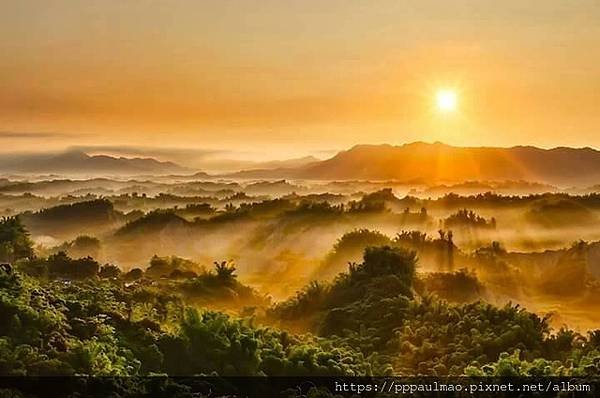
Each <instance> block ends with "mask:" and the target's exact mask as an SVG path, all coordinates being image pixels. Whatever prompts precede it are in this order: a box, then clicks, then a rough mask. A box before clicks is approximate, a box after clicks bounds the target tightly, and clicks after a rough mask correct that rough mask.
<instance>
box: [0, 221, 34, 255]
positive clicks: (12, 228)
mask: <svg viewBox="0 0 600 398" xmlns="http://www.w3.org/2000/svg"><path fill="white" fill-rule="evenodd" d="M33 257H34V253H33V243H32V242H31V239H29V232H27V230H26V229H25V227H24V226H23V223H22V222H21V219H20V218H19V217H2V220H0V261H4V262H13V261H15V260H20V259H25V258H33Z"/></svg>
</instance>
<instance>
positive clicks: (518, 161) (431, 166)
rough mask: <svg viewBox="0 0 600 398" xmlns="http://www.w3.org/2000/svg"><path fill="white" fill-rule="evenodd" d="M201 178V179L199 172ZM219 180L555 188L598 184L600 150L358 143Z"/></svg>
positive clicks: (79, 169)
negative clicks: (488, 183) (503, 184)
mask: <svg viewBox="0 0 600 398" xmlns="http://www.w3.org/2000/svg"><path fill="white" fill-rule="evenodd" d="M0 172H2V173H4V174H6V173H30V174H53V173H54V174H63V175H114V176H119V175H121V176H125V175H157V176H158V175H165V176H166V175H187V176H188V177H189V178H197V179H201V178H210V177H211V176H209V175H208V174H206V173H203V172H198V171H197V170H194V169H191V168H187V167H183V166H181V165H179V164H177V163H174V162H168V161H159V160H156V159H154V158H145V157H144V158H139V157H136V158H125V157H113V156H108V155H88V154H86V153H85V152H81V151H67V152H64V153H60V154H46V155H41V154H38V155H21V156H17V155H4V156H2V157H0ZM194 173H196V174H194ZM212 177H222V178H247V179H282V178H288V179H308V180H372V181H377V180H379V181H383V180H396V181H399V182H405V183H408V184H410V183H414V184H422V183H427V184H436V183H437V184H439V183H460V182H464V181H475V180H477V181H507V180H511V181H517V180H522V181H535V182H540V183H546V184H553V185H557V186H575V185H577V186H585V185H587V186H590V185H595V184H599V183H600V151H598V150H595V149H592V148H567V147H558V148H553V149H542V148H537V147H532V146H515V147H512V148H495V147H456V146H451V145H446V144H442V143H433V144H429V143H423V142H414V143H410V144H404V145H400V146H392V145H387V144H386V145H357V146H354V147H352V148H350V149H349V150H346V151H341V152H339V153H337V154H336V155H335V156H333V157H332V158H330V159H327V160H318V159H315V158H311V157H307V158H301V159H292V160H289V161H273V162H264V163H263V168H260V169H254V168H253V169H250V170H243V171H238V172H235V173H227V174H219V175H213V176H212Z"/></svg>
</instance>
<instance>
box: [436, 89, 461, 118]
mask: <svg viewBox="0 0 600 398" xmlns="http://www.w3.org/2000/svg"><path fill="white" fill-rule="evenodd" d="M435 102H436V105H437V108H438V110H439V111H440V112H444V113H450V112H454V111H455V110H456V107H457V105H458V96H457V95H456V91H454V90H451V89H442V90H438V92H437V93H436V95H435Z"/></svg>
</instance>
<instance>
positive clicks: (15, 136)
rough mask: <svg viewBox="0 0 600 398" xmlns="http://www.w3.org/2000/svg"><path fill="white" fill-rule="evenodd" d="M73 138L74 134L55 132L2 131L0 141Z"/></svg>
mask: <svg viewBox="0 0 600 398" xmlns="http://www.w3.org/2000/svg"><path fill="white" fill-rule="evenodd" d="M64 137H73V134H67V133H58V132H53V131H47V132H46V131H38V132H19V131H0V139H10V140H21V139H24V140H29V139H39V138H64Z"/></svg>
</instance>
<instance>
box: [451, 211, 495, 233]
mask: <svg viewBox="0 0 600 398" xmlns="http://www.w3.org/2000/svg"><path fill="white" fill-rule="evenodd" d="M444 227H445V228H464V227H467V228H482V229H495V228H496V219H495V218H493V217H492V219H490V220H489V221H488V220H486V219H485V218H483V217H481V216H479V215H477V214H476V213H475V212H474V211H473V210H467V209H461V210H459V211H457V212H456V213H454V214H451V215H450V216H449V217H448V218H446V219H445V220H444Z"/></svg>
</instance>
